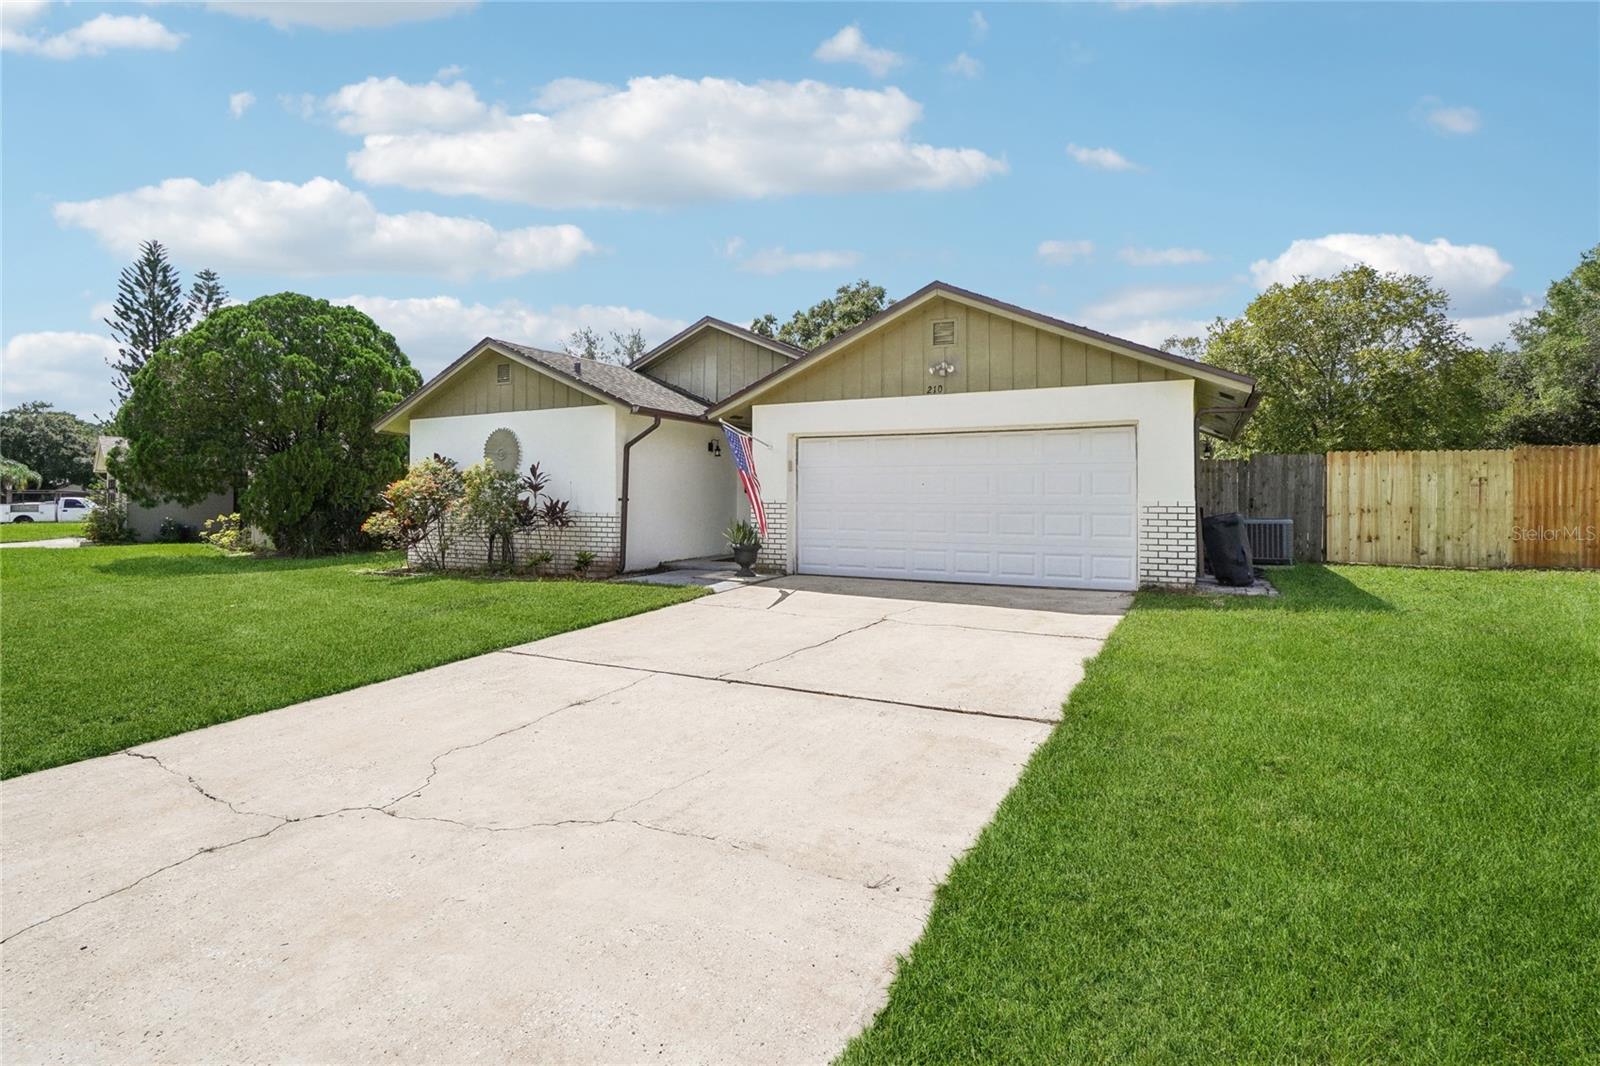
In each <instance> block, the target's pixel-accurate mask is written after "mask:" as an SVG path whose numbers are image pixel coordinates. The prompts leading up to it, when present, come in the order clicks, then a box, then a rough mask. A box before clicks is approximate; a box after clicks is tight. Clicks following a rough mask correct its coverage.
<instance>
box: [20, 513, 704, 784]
mask: <svg viewBox="0 0 1600 1066" xmlns="http://www.w3.org/2000/svg"><path fill="white" fill-rule="evenodd" d="M400 561H401V560H400V556H399V555H398V554H376V555H364V556H342V557H338V558H332V559H313V560H291V559H250V558H242V557H230V556H226V555H223V554H221V553H220V552H217V551H216V550H214V549H212V548H209V547H205V546H203V545H135V546H130V547H118V548H72V549H63V550H54V551H45V550H40V551H26V550H22V551H5V552H0V600H3V603H4V609H3V610H0V775H3V776H5V777H11V776H13V775H15V774H21V773H27V772H29V771H31V770H41V769H44V768H45V767H48V766H56V765H59V764H61V763H67V762H74V761H76V760H78V759H86V758H88V757H90V756H93V755H104V754H106V753H107V752H113V751H118V750H120V749H122V748H126V747H128V746H130V745H133V744H139V743H142V742H144V741H148V740H154V739H157V738H159V737H165V736H170V735H172V734H173V733H181V732H183V731H184V730H188V729H196V728H199V727H200V726H206V725H211V724H213V723H215V722H223V721H227V720H229V719H232V718H240V717H243V716H244V715H247V714H255V713H256V712H258V711H265V710H270V709H271V708H274V707H283V706H286V705H287V704H290V703H295V702H297V701H299V700H304V699H310V698H311V697H313V696H322V695H326V694H328V693H330V692H339V691H342V690H344V689H348V688H354V687H355V686H357V685H365V684H367V683H369V682H372V681H381V680H383V679H385V678H390V677H397V676H399V675H401V674H407V673H411V672H412V671H415V670H421V669H423V668H425V667H429V666H437V665H439V664H440V663H446V662H450V661H452V660H454V659H460V658H464V657H466V656H469V655H476V654H478V653H480V652H485V651H490V650H492V649H495V648H503V647H507V646H509V645H512V644H518V643H522V642H524V641H529V640H534V639H536V638H538V637H544V636H549V635H550V634H552V633H561V632H564V631H566V630H569V629H578V628H580V627H582V626H587V625H593V624H594V623H596V622H604V621H606V620H608V619H612V618H620V617H622V616H624V615H629V614H637V613H638V612H640V611H648V610H650V609H652V608H655V607H661V606H664V605H666V604H670V603H678V602H681V601H683V600H686V599H691V598H693V597H694V596H696V595H698V594H699V592H700V590H699V589H677V588H664V587H660V586H650V585H612V584H607V583H604V582H575V581H539V582H534V581H497V580H484V579H465V578H444V577H393V576H385V575H382V574H377V573H372V572H371V571H372V570H373V569H375V568H381V567H391V566H396V565H398V564H399V563H400Z"/></svg>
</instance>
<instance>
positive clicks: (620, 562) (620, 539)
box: [617, 407, 661, 574]
mask: <svg viewBox="0 0 1600 1066" xmlns="http://www.w3.org/2000/svg"><path fill="white" fill-rule="evenodd" d="M633 410H634V413H637V412H638V408H637V407H636V408H634V409H633ZM660 428H661V416H660V415H656V416H655V418H654V419H652V420H651V422H650V424H649V425H648V426H646V427H645V428H644V429H642V430H640V431H639V435H638V436H636V437H631V438H629V440H628V441H627V443H625V444H624V445H623V446H622V501H621V502H622V506H621V508H620V509H621V512H622V515H621V519H622V529H621V531H620V532H619V533H618V535H617V573H619V574H620V573H622V572H623V571H624V570H626V569H627V568H628V468H629V466H630V464H631V463H632V458H633V457H632V452H633V446H634V445H635V444H638V443H639V442H640V441H642V440H644V439H645V438H646V437H648V436H649V435H650V434H652V433H654V432H655V431H656V430H658V429H660Z"/></svg>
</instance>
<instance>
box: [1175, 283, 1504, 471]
mask: <svg viewBox="0 0 1600 1066" xmlns="http://www.w3.org/2000/svg"><path fill="white" fill-rule="evenodd" d="M1448 311H1449V298H1448V297H1447V296H1446V294H1445V293H1444V292H1443V291H1442V290H1440V289H1437V288H1434V287H1433V285H1432V283H1431V282H1430V281H1429V279H1427V278H1424V277H1418V276H1416V275H1410V274H1381V273H1379V272H1378V271H1376V270H1374V269H1372V268H1371V267H1368V266H1357V267H1351V268H1349V269H1348V270H1345V271H1343V272H1342V273H1340V274H1338V275H1336V276H1334V277H1331V278H1300V279H1299V280H1297V281H1296V282H1295V283H1294V284H1292V285H1282V284H1277V285H1273V286H1271V287H1270V288H1268V289H1267V290H1265V291H1264V292H1262V293H1261V294H1260V295H1259V296H1257V297H1256V298H1255V299H1254V300H1252V301H1251V302H1250V305H1249V306H1248V307H1246V308H1245V312H1244V314H1243V315H1242V316H1240V317H1239V318H1236V319H1233V320H1232V321H1226V320H1222V319H1218V320H1217V322H1215V323H1214V324H1213V325H1212V327H1211V329H1210V330H1209V331H1208V333H1207V336H1206V338H1205V341H1204V343H1203V351H1204V357H1205V359H1206V361H1208V362H1210V363H1212V364H1214V365H1216V366H1220V367H1223V368H1225V369H1228V370H1237V371H1242V372H1243V373H1246V374H1250V375H1253V376H1254V377H1255V378H1256V380H1257V382H1258V383H1259V384H1258V388H1259V389H1260V390H1261V393H1262V400H1261V405H1260V407H1259V408H1258V409H1257V411H1256V414H1255V416H1254V417H1253V418H1252V419H1251V420H1250V421H1249V422H1248V423H1247V424H1246V426H1245V430H1244V434H1243V437H1242V438H1241V440H1240V441H1239V443H1238V446H1237V447H1238V449H1239V450H1243V451H1246V452H1255V451H1266V452H1325V451H1334V450H1341V449H1365V448H1376V449H1389V448H1393V449H1408V448H1468V447H1474V446H1477V445H1481V444H1483V443H1485V442H1486V441H1487V440H1488V439H1490V437H1491V436H1492V433H1493V428H1492V426H1491V410H1492V404H1493V400H1492V397H1491V393H1492V383H1493V375H1494V360H1493V359H1492V357H1491V356H1490V355H1489V354H1488V353H1485V352H1483V351H1481V350H1479V349H1477V348H1476V347H1474V346H1473V345H1472V344H1471V343H1470V342H1469V341H1468V340H1467V338H1466V337H1465V336H1464V335H1463V334H1462V332H1461V331H1460V329H1459V328H1457V327H1456V325H1455V324H1454V323H1452V322H1451V320H1450V317H1449V314H1448ZM1176 347H1177V348H1178V349H1184V350H1187V351H1189V352H1190V353H1194V352H1196V351H1197V350H1199V346H1198V345H1197V344H1195V343H1194V342H1192V341H1188V342H1186V341H1182V340H1179V341H1178V342H1177V343H1176Z"/></svg>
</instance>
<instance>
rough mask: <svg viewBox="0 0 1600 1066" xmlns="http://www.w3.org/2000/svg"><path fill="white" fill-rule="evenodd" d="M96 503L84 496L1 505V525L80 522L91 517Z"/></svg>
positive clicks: (22, 501) (21, 501)
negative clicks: (10, 523)
mask: <svg viewBox="0 0 1600 1066" xmlns="http://www.w3.org/2000/svg"><path fill="white" fill-rule="evenodd" d="M94 508H95V502H94V501H93V500H89V499H85V498H84V497H82V496H63V497H61V498H60V499H59V500H18V501H17V502H16V503H0V524H4V523H7V522H12V523H16V524H19V525H20V524H21V523H23V522H78V521H81V520H83V519H85V518H88V517H89V512H90V511H92V510H94Z"/></svg>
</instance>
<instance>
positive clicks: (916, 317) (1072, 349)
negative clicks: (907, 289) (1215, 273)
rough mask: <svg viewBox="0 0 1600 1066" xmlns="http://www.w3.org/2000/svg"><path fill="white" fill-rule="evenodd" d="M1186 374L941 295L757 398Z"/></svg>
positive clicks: (846, 396)
mask: <svg viewBox="0 0 1600 1066" xmlns="http://www.w3.org/2000/svg"><path fill="white" fill-rule="evenodd" d="M936 321H954V322H955V324H956V342H955V344H954V345H952V346H943V345H941V346H940V347H937V348H936V347H934V345H933V324H934V322H936ZM939 362H950V363H954V364H955V367H956V369H955V372H954V373H952V374H950V375H948V376H946V377H937V376H935V375H932V374H929V373H928V368H929V367H930V366H933V365H934V364H936V363H939ZM653 369H654V368H652V370H653ZM1183 378H1184V375H1183V374H1180V373H1178V372H1177V371H1176V370H1170V369H1168V368H1166V367H1161V366H1156V365H1155V364H1153V363H1147V362H1145V361H1144V360H1141V359H1134V358H1131V357H1129V356H1126V355H1120V354H1118V353H1116V352H1110V351H1107V350H1105V349H1103V348H1099V347H1096V346H1094V345H1091V344H1088V343H1085V342H1084V341H1080V340H1075V339H1073V338H1069V337H1063V336H1061V335H1060V334H1058V333H1053V332H1051V331H1049V330H1046V329H1040V328H1039V327H1036V326H1030V325H1028V324H1026V323H1023V322H1017V321H1014V320H1012V319H1010V318H1007V317H1005V316H1003V315H997V314H991V313H990V312H988V311H981V310H978V309H977V308H973V307H968V306H966V305H965V304H959V303H956V302H955V301H953V300H946V299H942V298H941V299H936V300H932V301H930V302H929V303H928V304H926V305H924V306H923V307H920V308H918V309H917V310H915V311H912V312H910V313H909V314H907V315H906V316H905V317H904V318H902V319H900V320H899V321H897V322H894V323H892V324H891V325H888V326H885V327H884V328H882V329H879V330H874V331H873V332H871V333H868V334H867V335H866V336H864V337H862V338H861V339H859V340H857V341H854V342H852V343H850V344H848V345H846V346H845V347H844V348H841V349H840V350H838V351H836V352H834V353H833V354H832V355H829V356H826V357H825V358H824V359H823V360H822V361H821V362H820V363H819V364H818V365H816V366H814V367H812V368H810V369H809V370H804V371H801V372H800V373H798V374H796V375H795V376H794V377H792V378H790V379H789V380H788V381H785V382H784V383H783V384H781V385H779V386H777V387H776V388H774V389H773V390H772V391H771V392H768V393H766V394H764V395H762V396H761V397H760V398H759V400H758V401H757V402H759V403H764V404H767V403H797V402H804V401H808V400H854V399H860V398H865V397H872V396H917V395H922V394H925V393H927V392H929V391H930V390H932V389H937V388H941V387H942V391H943V392H946V393H956V392H996V391H1000V390H1003V389H1050V388H1057V387H1060V386H1063V385H1110V384H1116V383H1121V382H1134V381H1176V380H1181V379H1183ZM717 398H719V399H720V397H717Z"/></svg>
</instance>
